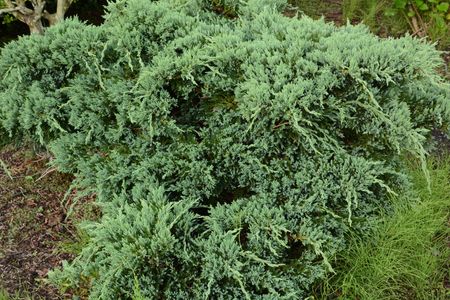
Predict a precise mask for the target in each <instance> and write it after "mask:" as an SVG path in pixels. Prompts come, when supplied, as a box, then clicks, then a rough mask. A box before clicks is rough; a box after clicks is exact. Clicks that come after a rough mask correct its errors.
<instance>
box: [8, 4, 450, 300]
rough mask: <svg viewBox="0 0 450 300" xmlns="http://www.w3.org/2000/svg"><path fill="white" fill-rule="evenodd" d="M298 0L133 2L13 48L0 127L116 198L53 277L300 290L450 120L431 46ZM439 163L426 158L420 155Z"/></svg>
mask: <svg viewBox="0 0 450 300" xmlns="http://www.w3.org/2000/svg"><path fill="white" fill-rule="evenodd" d="M285 6H286V3H285V2H284V1H281V0H265V1H260V0H259V1H256V0H248V1H232V0H227V1H225V0H223V1H212V0H211V1H207V0H196V1H188V0H171V1H138V0H128V1H117V2H116V3H111V4H110V5H109V6H108V11H109V12H108V14H107V15H106V21H105V24H103V25H102V26H99V27H94V26H89V25H85V24H82V23H81V22H79V21H77V20H66V21H64V22H62V23H61V24H57V25H55V26H52V27H51V28H49V29H48V30H47V31H46V33H45V34H44V35H42V36H37V35H35V36H30V37H26V38H21V39H19V40H18V41H16V42H12V43H10V44H8V45H7V46H6V47H4V48H3V49H2V50H1V51H2V52H1V58H0V74H4V75H3V76H2V78H1V81H0V123H1V129H0V134H1V135H3V136H4V137H8V138H13V139H14V138H21V137H23V136H27V137H31V138H34V139H35V140H36V141H37V142H39V143H41V144H43V145H46V146H47V147H48V148H49V149H50V151H51V152H52V153H53V155H54V159H53V160H52V163H53V165H54V166H55V167H57V168H58V169H59V170H60V171H63V172H67V173H72V174H75V175H76V180H75V182H74V188H76V189H77V190H78V191H79V192H80V195H83V194H90V195H95V197H96V202H97V204H98V205H99V207H100V208H101V210H102V216H101V218H100V219H99V220H98V221H94V222H87V223H86V224H85V225H84V230H85V231H86V232H87V234H88V236H89V241H88V242H87V245H86V246H85V247H84V248H83V250H82V251H81V253H80V255H79V256H78V257H77V258H76V259H75V260H74V261H73V262H70V263H66V264H65V265H64V267H63V269H62V270H56V271H55V272H53V273H52V274H51V276H50V277H51V279H52V280H53V282H55V283H57V284H59V285H60V286H61V287H63V288H71V289H74V290H75V291H76V290H77V288H78V289H85V288H87V289H89V290H90V298H91V299H113V298H118V299H132V298H133V297H135V296H136V291H139V293H138V294H139V295H140V297H141V298H144V299H245V298H246V299H302V298H306V297H308V296H310V295H311V288H312V286H313V285H314V284H316V283H317V282H318V281H319V280H321V279H323V278H325V277H326V276H327V275H328V274H329V273H332V272H334V270H333V266H332V264H331V262H332V261H331V258H332V257H334V256H335V255H336V254H337V253H339V251H341V250H342V249H344V248H345V247H346V246H347V245H348V242H347V234H348V233H349V232H350V231H352V232H358V233H360V234H361V235H362V234H364V233H365V232H368V231H369V230H370V228H371V226H372V224H373V220H375V219H376V218H377V216H378V214H379V211H380V208H384V207H388V206H389V205H390V202H389V197H388V196H389V195H390V194H393V193H394V192H396V191H397V192H400V191H402V189H405V188H407V187H408V186H409V185H408V178H407V176H406V175H405V174H404V173H403V170H404V167H403V165H402V160H401V157H402V156H403V155H405V154H409V155H412V156H415V157H417V158H418V159H419V160H421V161H422V163H424V162H425V154H426V153H425V150H424V146H426V139H427V136H428V130H429V129H431V128H433V127H435V126H436V127H444V128H445V126H447V123H448V121H449V118H450V104H449V101H448V98H449V93H450V91H449V86H448V84H447V83H444V82H443V79H442V78H440V77H439V75H438V74H436V72H435V69H436V68H438V67H439V66H440V65H441V64H442V62H441V59H440V57H439V52H438V51H436V50H435V49H434V47H433V46H432V45H429V44H426V43H424V42H423V41H418V40H415V39H413V38H411V37H404V38H401V39H385V40H383V39H380V38H378V37H376V36H374V35H372V34H371V33H370V32H369V30H368V29H367V28H366V27H364V26H351V25H348V26H344V27H341V28H337V27H335V26H334V25H332V24H327V23H325V22H324V21H323V20H319V21H314V20H312V19H309V18H307V17H304V18H300V19H297V18H288V17H285V16H283V14H282V12H283V10H284V8H285ZM422 171H423V172H424V174H425V175H426V174H427V171H426V168H425V167H424V168H423V170H422Z"/></svg>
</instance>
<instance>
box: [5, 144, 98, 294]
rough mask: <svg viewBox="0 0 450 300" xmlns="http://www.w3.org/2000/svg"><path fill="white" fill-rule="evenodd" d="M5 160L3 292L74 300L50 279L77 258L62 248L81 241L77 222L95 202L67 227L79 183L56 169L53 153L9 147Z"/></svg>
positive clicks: (86, 201) (86, 204) (87, 203)
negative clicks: (71, 194) (73, 187)
mask: <svg viewBox="0 0 450 300" xmlns="http://www.w3.org/2000/svg"><path fill="white" fill-rule="evenodd" d="M0 159H1V161H2V162H3V165H2V166H0V288H3V289H6V290H7V291H8V292H9V293H11V294H15V293H17V292H20V293H21V294H23V293H25V294H28V295H32V297H33V299H63V298H68V297H69V296H70V295H67V294H66V295H63V294H61V293H60V292H59V291H58V290H56V289H55V288H54V287H52V286H50V285H49V284H47V283H46V282H45V278H46V276H47V273H48V271H49V270H51V269H53V268H55V267H58V266H59V265H60V264H61V262H62V261H63V260H68V259H71V258H72V257H73V254H71V253H64V251H61V248H62V247H61V245H62V244H63V243H71V242H75V241H76V239H77V233H76V230H75V227H74V222H76V220H78V218H79V217H81V215H82V214H83V213H82V210H85V209H86V208H87V207H89V206H90V203H92V199H83V200H82V201H80V202H79V204H78V206H77V209H76V214H75V215H74V217H73V218H70V221H66V220H65V219H66V208H65V207H64V205H63V204H62V200H63V198H64V194H65V193H66V191H67V190H68V188H69V186H70V183H71V181H72V179H73V178H72V177H71V176H69V175H66V174H62V173H59V172H57V171H56V170H55V169H52V168H50V167H49V166H48V162H49V161H50V160H51V156H50V155H49V154H48V153H45V152H44V153H39V154H35V153H33V151H32V150H31V149H30V148H19V149H17V148H15V147H12V146H8V147H6V148H5V149H2V150H0ZM0 164H1V162H0ZM69 201H70V199H69ZM82 207H83V208H82ZM81 208H82V209H81Z"/></svg>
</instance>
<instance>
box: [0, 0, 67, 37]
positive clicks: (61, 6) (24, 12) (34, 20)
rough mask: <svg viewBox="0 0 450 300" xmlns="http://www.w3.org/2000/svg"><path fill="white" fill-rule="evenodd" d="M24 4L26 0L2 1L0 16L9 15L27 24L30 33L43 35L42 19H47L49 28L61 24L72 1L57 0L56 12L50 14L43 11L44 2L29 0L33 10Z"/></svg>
mask: <svg viewBox="0 0 450 300" xmlns="http://www.w3.org/2000/svg"><path fill="white" fill-rule="evenodd" d="M26 2H27V0H16V1H12V0H4V3H5V4H6V8H4V9H0V14H2V13H10V14H12V15H13V16H14V17H16V18H17V19H18V20H19V21H22V22H23V23H25V24H27V25H28V27H29V29H30V33H37V34H43V33H44V26H43V24H42V18H45V19H47V20H48V22H49V24H50V26H52V25H55V24H56V23H59V22H61V21H62V20H64V17H65V15H66V12H67V10H68V9H69V7H70V5H71V4H72V2H73V0H58V1H57V7H56V12H55V13H52V14H51V13H49V12H48V11H46V10H44V7H45V0H30V2H31V4H32V5H33V9H30V8H28V7H27V6H26Z"/></svg>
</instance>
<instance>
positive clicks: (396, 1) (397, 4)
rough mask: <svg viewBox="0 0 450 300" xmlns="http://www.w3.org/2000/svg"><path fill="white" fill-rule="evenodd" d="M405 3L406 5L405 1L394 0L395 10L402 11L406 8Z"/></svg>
mask: <svg viewBox="0 0 450 300" xmlns="http://www.w3.org/2000/svg"><path fill="white" fill-rule="evenodd" d="M407 3H408V1H407V0H394V6H395V8H399V9H404V8H405V7H406V4H407Z"/></svg>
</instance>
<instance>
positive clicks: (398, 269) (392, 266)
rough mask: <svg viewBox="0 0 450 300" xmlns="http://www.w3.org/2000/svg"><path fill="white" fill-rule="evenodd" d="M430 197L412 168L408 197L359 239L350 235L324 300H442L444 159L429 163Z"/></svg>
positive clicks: (448, 167) (447, 190) (448, 164)
mask: <svg viewBox="0 0 450 300" xmlns="http://www.w3.org/2000/svg"><path fill="white" fill-rule="evenodd" d="M429 167H430V176H431V192H429V190H428V188H427V182H426V180H425V178H424V177H423V174H422V173H421V171H420V170H418V168H416V167H413V169H412V171H411V172H410V175H411V177H412V178H413V184H414V188H413V191H412V192H411V193H406V194H405V195H403V196H399V197H394V198H392V203H393V208H392V211H390V212H386V214H385V216H384V217H383V218H382V219H381V220H382V221H381V223H380V224H379V225H378V226H377V227H375V229H374V230H373V231H371V232H370V233H369V234H368V235H366V236H365V237H361V236H353V237H352V239H351V242H350V243H349V245H348V248H347V250H346V251H344V253H343V254H342V256H341V257H339V259H338V261H339V265H340V268H339V269H338V270H337V273H336V275H335V276H334V277H332V278H331V284H330V285H329V286H327V288H326V292H325V295H329V294H334V295H339V296H338V297H337V298H338V299H365V300H372V299H373V300H382V299H386V300H387V299H417V300H419V299H423V300H426V299H436V300H437V299H448V298H446V297H448V295H449V294H448V293H449V291H448V290H446V289H445V287H444V281H445V278H446V276H448V267H449V266H448V258H449V255H450V249H449V247H448V245H447V242H448V240H447V239H448V234H449V232H450V231H449V226H448V220H449V209H450V184H449V180H450V160H449V159H446V160H444V161H437V160H435V161H433V162H432V163H431V164H430V166H429Z"/></svg>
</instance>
